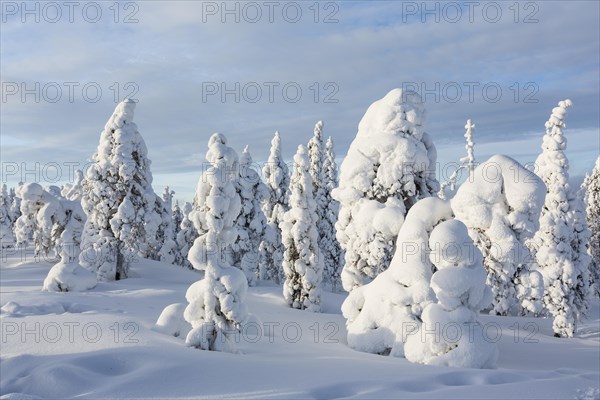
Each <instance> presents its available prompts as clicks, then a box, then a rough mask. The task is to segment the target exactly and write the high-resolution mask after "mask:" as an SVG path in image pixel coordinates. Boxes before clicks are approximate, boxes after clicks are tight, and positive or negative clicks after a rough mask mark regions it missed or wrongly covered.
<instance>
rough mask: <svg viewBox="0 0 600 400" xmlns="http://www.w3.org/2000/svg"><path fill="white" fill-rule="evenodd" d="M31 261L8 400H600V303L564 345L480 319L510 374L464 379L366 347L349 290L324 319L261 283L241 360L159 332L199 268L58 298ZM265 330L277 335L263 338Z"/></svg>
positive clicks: (8, 283)
mask: <svg viewBox="0 0 600 400" xmlns="http://www.w3.org/2000/svg"><path fill="white" fill-rule="evenodd" d="M27 257H28V260H27V261H26V262H23V263H22V262H21V260H20V259H19V257H17V256H9V257H8V259H6V258H5V257H3V258H2V260H1V264H2V265H1V269H0V306H2V311H1V314H0V322H1V327H2V337H1V343H0V345H1V358H0V394H2V395H3V396H2V398H35V396H39V397H43V398H70V397H76V396H79V397H85V398H99V397H112V398H125V397H127V398H133V397H136V398H156V397H162V398H164V397H169V398H197V397H202V398H244V399H247V398H277V399H279V398H378V399H381V398H428V399H429V398H457V399H459V398H460V399H468V398H532V399H533V398H535V399H539V398H566V399H573V398H578V397H579V398H598V397H599V396H600V391H599V389H598V388H599V387H600V372H599V371H600V318H599V316H600V310H599V304H598V299H595V300H594V304H593V306H592V310H591V314H590V318H589V320H587V321H584V323H582V325H581V326H580V329H579V331H578V333H577V335H576V337H575V338H572V339H559V338H554V337H553V336H552V322H551V320H548V319H534V318H517V317H496V316H487V315H481V317H480V318H481V321H482V323H484V324H487V325H486V326H488V327H489V332H488V333H489V336H490V337H493V336H496V335H495V334H496V331H495V327H497V326H499V327H501V329H502V331H501V338H500V340H499V342H498V347H499V351H500V355H499V359H498V368H497V369H493V370H489V369H488V370H485V369H483V370H478V369H457V368H447V367H435V366H427V365H418V364H411V363H410V362H408V361H407V360H406V359H404V358H396V357H387V356H379V355H373V354H367V353H361V352H358V351H354V350H352V349H350V348H349V347H348V346H347V345H346V329H345V325H344V324H345V321H344V319H343V317H342V315H341V312H340V305H341V303H342V302H343V301H344V299H345V297H346V295H345V294H344V293H339V294H332V293H329V292H324V293H323V299H322V309H323V313H321V314H318V313H311V312H306V311H299V310H295V309H291V308H289V307H288V306H287V305H286V303H285V301H284V300H283V297H282V293H281V292H282V290H281V288H280V287H276V286H265V285H268V284H266V283H264V282H259V286H257V287H253V288H250V289H249V292H248V296H247V301H248V309H249V311H250V312H251V313H253V314H254V315H255V317H256V319H255V320H254V321H255V322H254V323H251V324H249V325H248V327H247V330H246V332H245V333H244V334H242V335H241V338H240V341H239V343H237V345H236V347H237V348H238V350H239V352H240V354H230V353H221V352H209V351H201V350H197V349H194V348H189V347H186V346H185V345H184V342H183V339H181V338H175V337H172V336H167V335H165V334H162V333H159V332H156V331H154V330H152V327H153V325H154V323H155V322H156V320H157V318H158V316H159V315H160V313H161V311H162V310H163V308H164V307H165V306H167V305H169V304H172V303H180V302H185V299H184V295H185V291H186V289H187V288H188V287H189V285H190V284H191V283H193V282H194V281H196V280H198V279H199V278H200V276H201V274H200V273H198V272H196V271H190V270H187V269H185V268H181V267H176V266H171V265H166V264H162V263H159V262H155V261H147V260H141V261H140V262H138V263H136V264H135V265H133V267H132V269H131V277H130V278H128V279H126V280H123V281H118V282H101V283H99V284H98V286H97V287H96V288H95V289H93V290H91V291H89V292H83V293H54V292H42V291H41V287H42V283H43V281H44V278H45V276H46V275H47V273H48V270H49V269H50V267H51V265H52V263H50V262H34V261H32V255H31V254H27ZM276 324H278V325H276ZM528 324H529V325H528ZM257 326H264V327H267V326H270V327H271V329H270V331H271V333H272V334H270V335H268V334H267V333H268V332H267V329H264V330H263V334H261V335H258V336H257V335H256V332H257V329H256V327H257ZM517 326H518V327H519V329H517V330H515V328H516V327H517ZM536 327H537V328H536ZM534 328H536V329H538V330H537V331H536V332H535V333H532V332H534V331H533V329H534ZM26 330H28V332H29V333H25V331H26ZM300 331H301V334H298V333H299V332H300ZM36 334H37V337H36ZM528 339H529V341H531V340H533V341H536V342H535V343H525V342H526V341H528ZM11 393H12V395H11ZM15 393H20V394H25V395H29V396H23V395H14V394H15ZM30 396H31V397H30Z"/></svg>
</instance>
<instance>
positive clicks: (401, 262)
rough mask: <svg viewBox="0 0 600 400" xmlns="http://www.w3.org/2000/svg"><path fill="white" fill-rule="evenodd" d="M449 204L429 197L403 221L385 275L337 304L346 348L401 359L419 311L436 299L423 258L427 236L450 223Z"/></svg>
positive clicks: (427, 263)
mask: <svg viewBox="0 0 600 400" xmlns="http://www.w3.org/2000/svg"><path fill="white" fill-rule="evenodd" d="M452 217H453V213H452V209H451V207H450V202H448V201H445V200H441V199H439V198H437V197H430V198H426V199H423V200H420V201H419V202H417V203H416V204H415V205H414V206H413V207H412V208H411V209H410V211H409V212H408V214H407V215H406V220H405V221H404V225H402V228H401V229H400V232H399V234H398V238H397V241H396V250H395V254H394V257H393V259H392V261H391V263H390V266H389V268H388V269H387V270H385V271H384V272H382V273H381V274H379V275H378V276H377V277H376V278H375V279H374V280H373V281H372V282H370V283H368V284H366V285H363V286H361V287H357V288H356V289H354V290H353V291H352V292H350V294H348V297H347V299H346V300H345V301H344V303H343V304H342V313H343V314H344V317H345V318H346V327H347V330H348V345H349V346H350V347H352V348H354V349H356V350H360V351H364V352H367V353H377V354H390V355H393V356H397V357H402V356H404V353H405V351H404V343H405V341H406V339H407V337H408V335H410V334H411V333H415V332H416V330H417V329H418V327H419V322H420V318H421V313H422V312H423V309H424V308H425V307H426V306H427V305H428V304H430V303H432V302H433V301H435V295H434V293H433V291H432V290H431V288H430V287H429V281H430V279H431V276H432V274H433V272H434V271H435V268H436V266H435V264H433V263H432V260H430V258H429V256H428V254H429V252H430V251H431V250H430V248H429V236H430V233H431V231H432V230H433V229H434V228H435V227H436V226H437V225H438V224H440V223H441V222H443V221H446V220H449V219H452Z"/></svg>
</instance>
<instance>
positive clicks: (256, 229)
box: [232, 146, 269, 286]
mask: <svg viewBox="0 0 600 400" xmlns="http://www.w3.org/2000/svg"><path fill="white" fill-rule="evenodd" d="M252 167H253V165H252V156H251V155H250V151H249V150H248V146H246V147H245V148H244V151H243V152H242V156H241V158H240V167H239V176H238V177H237V178H236V181H235V188H236V191H237V193H238V195H239V196H240V199H241V202H242V206H241V210H240V214H239V215H238V217H237V218H236V220H235V226H236V229H237V232H238V237H237V239H236V241H235V242H234V244H233V245H232V250H233V265H235V266H236V267H239V268H241V270H242V271H244V274H245V275H246V279H247V280H248V285H250V286H254V284H255V283H256V278H258V260H259V247H260V243H261V241H262V238H263V236H264V233H265V229H266V226H267V219H266V217H265V214H264V213H263V211H262V209H261V204H262V203H263V201H264V200H265V199H267V198H268V196H269V189H267V186H266V185H265V184H264V183H263V181H262V180H261V179H260V176H259V175H258V173H257V172H256V171H255V170H254V169H252Z"/></svg>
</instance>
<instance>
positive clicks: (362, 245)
mask: <svg viewBox="0 0 600 400" xmlns="http://www.w3.org/2000/svg"><path fill="white" fill-rule="evenodd" d="M424 123H425V109H424V106H423V103H422V101H421V98H420V97H419V96H418V95H417V94H416V93H414V92H405V91H403V90H401V89H394V90H392V91H390V92H389V93H388V94H387V95H386V96H385V97H384V98H383V99H381V100H378V101H376V102H375V103H373V104H372V105H371V106H370V107H369V109H368V110H367V112H366V113H365V115H364V117H363V118H362V120H361V121H360V124H359V126H358V133H357V135H356V138H355V139H354V141H353V142H352V144H351V145H350V149H349V150H348V155H347V156H346V157H345V158H344V161H343V163H342V165H341V173H340V186H339V188H338V189H336V190H334V192H333V197H334V198H335V199H336V200H338V201H339V202H340V213H339V217H338V222H337V224H336V228H337V238H338V240H339V243H340V245H341V247H342V249H343V250H344V251H345V265H344V269H343V270H342V285H343V287H344V289H345V290H346V291H352V290H354V289H355V288H357V287H359V286H362V285H364V284H365V283H368V282H369V281H370V280H372V279H373V278H375V277H376V276H377V275H378V274H380V273H381V272H382V271H384V270H385V269H386V268H387V267H388V265H389V264H390V261H391V259H392V256H393V254H394V252H395V242H396V237H397V235H398V231H399V230H400V227H401V226H402V223H403V221H404V216H405V215H406V212H407V211H408V210H409V209H410V207H412V205H413V204H415V203H416V202H417V201H418V200H419V199H422V198H425V197H430V196H434V195H435V194H436V193H437V192H438V190H439V184H438V182H437V180H436V179H435V161H436V157H437V155H436V150H435V146H434V145H433V142H432V140H431V138H430V136H429V135H428V134H427V133H426V132H425V130H424Z"/></svg>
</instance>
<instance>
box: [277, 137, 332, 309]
mask: <svg viewBox="0 0 600 400" xmlns="http://www.w3.org/2000/svg"><path fill="white" fill-rule="evenodd" d="M317 222H318V216H317V212H316V204H315V199H314V196H313V185H312V178H311V176H310V171H309V160H308V155H307V152H306V148H305V147H304V146H303V145H300V146H298V151H297V152H296V155H295V156H294V172H293V174H292V180H291V182H290V209H289V210H288V211H287V212H286V213H285V214H284V216H283V220H282V221H281V223H280V226H281V233H282V238H283V245H284V247H285V252H284V253H283V271H284V273H285V282H284V284H283V297H284V298H285V300H286V301H287V303H288V304H289V305H290V306H291V307H293V308H298V309H301V310H304V309H306V310H308V311H313V312H319V311H321V282H322V280H323V258H322V257H321V254H320V248H319V235H318V232H317Z"/></svg>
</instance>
